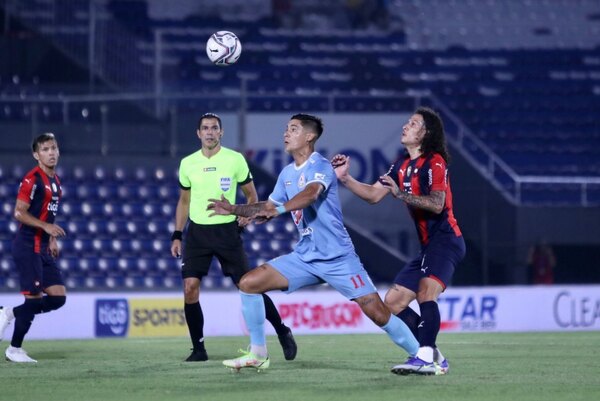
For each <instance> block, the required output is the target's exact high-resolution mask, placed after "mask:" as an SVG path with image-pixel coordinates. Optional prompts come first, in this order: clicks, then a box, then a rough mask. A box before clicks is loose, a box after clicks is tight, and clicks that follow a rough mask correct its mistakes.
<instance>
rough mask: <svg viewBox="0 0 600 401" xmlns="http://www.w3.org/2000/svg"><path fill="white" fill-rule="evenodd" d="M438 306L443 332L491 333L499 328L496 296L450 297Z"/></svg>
mask: <svg viewBox="0 0 600 401" xmlns="http://www.w3.org/2000/svg"><path fill="white" fill-rule="evenodd" d="M438 305H439V307H440V317H441V319H442V322H441V329H442V330H453V331H454V330H456V331H461V330H462V331H489V330H494V329H495V328H496V326H497V321H496V309H497V308H498V297H497V296H495V295H479V294H476V295H462V294H461V295H448V296H444V297H440V298H439V299H438Z"/></svg>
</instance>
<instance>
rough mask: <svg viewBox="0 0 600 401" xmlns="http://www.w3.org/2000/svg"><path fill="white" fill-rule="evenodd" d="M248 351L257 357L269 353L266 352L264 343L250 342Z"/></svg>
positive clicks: (263, 356)
mask: <svg viewBox="0 0 600 401" xmlns="http://www.w3.org/2000/svg"><path fill="white" fill-rule="evenodd" d="M250 352H252V353H253V354H254V355H256V356H257V357H259V358H261V359H262V358H266V357H267V356H268V355H269V353H268V352H267V346H266V345H254V344H251V345H250Z"/></svg>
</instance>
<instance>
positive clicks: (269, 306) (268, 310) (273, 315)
mask: <svg viewBox="0 0 600 401" xmlns="http://www.w3.org/2000/svg"><path fill="white" fill-rule="evenodd" d="M262 296H263V299H264V300H265V314H266V317H267V320H268V321H269V322H270V323H271V324H272V325H273V328H274V329H275V331H276V332H277V335H278V336H280V335H283V334H287V333H288V331H290V329H289V328H288V327H287V326H286V325H285V324H283V322H282V321H281V316H280V315H279V312H278V311H277V308H276V307H275V304H274V303H273V300H272V299H271V298H270V297H269V296H268V295H267V294H262Z"/></svg>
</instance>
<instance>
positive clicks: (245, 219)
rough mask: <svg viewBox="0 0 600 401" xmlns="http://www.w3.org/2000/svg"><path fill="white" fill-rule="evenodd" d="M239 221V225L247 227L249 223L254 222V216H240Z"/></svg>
mask: <svg viewBox="0 0 600 401" xmlns="http://www.w3.org/2000/svg"><path fill="white" fill-rule="evenodd" d="M237 223H238V226H240V227H242V228H243V227H246V226H247V225H248V224H250V223H252V217H243V216H238V218H237Z"/></svg>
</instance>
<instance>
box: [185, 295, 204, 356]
mask: <svg viewBox="0 0 600 401" xmlns="http://www.w3.org/2000/svg"><path fill="white" fill-rule="evenodd" d="M183 310H184V312H185V321H186V322H187V326H188V330H189V331H190V339H191V340H192V346H193V347H194V350H201V349H204V315H203V314H202V307H201V306H200V302H196V303H194V304H185V306H184V308H183Z"/></svg>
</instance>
